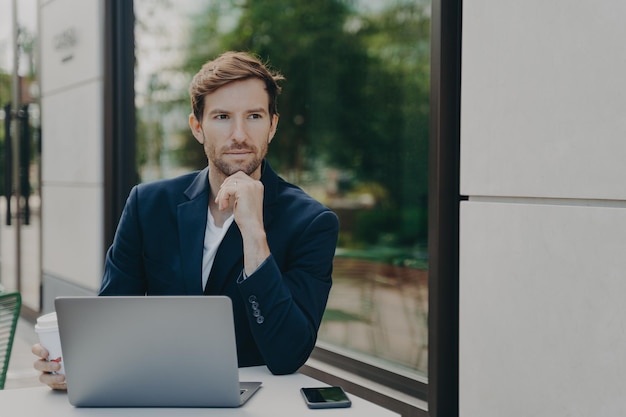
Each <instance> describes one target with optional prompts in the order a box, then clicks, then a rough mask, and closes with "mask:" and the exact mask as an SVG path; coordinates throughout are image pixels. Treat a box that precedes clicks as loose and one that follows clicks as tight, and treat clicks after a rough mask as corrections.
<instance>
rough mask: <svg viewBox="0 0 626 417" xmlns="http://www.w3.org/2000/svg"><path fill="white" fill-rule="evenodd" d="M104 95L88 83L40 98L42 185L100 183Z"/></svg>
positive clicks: (96, 86) (92, 83) (99, 87)
mask: <svg viewBox="0 0 626 417" xmlns="http://www.w3.org/2000/svg"><path fill="white" fill-rule="evenodd" d="M103 101H104V99H103V94H102V85H101V83H95V82H91V83H87V84H82V85H80V86H78V87H75V88H71V89H66V90H63V91H60V92H57V93H55V94H53V95H48V96H44V97H43V98H42V106H43V108H44V109H45V111H44V112H43V114H42V116H43V128H44V133H45V134H44V136H43V137H44V140H43V141H42V158H43V164H42V165H43V166H42V170H43V171H42V175H43V178H44V182H45V183H50V182H63V183H68V182H72V183H91V184H95V183H99V184H102V182H103V175H104V171H103V169H104V168H103V108H102V106H103Z"/></svg>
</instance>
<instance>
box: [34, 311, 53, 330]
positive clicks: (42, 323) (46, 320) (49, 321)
mask: <svg viewBox="0 0 626 417" xmlns="http://www.w3.org/2000/svg"><path fill="white" fill-rule="evenodd" d="M35 327H37V328H38V329H50V328H55V327H57V313H56V312H53V313H48V314H44V315H43V316H41V317H38V318H37V326H35Z"/></svg>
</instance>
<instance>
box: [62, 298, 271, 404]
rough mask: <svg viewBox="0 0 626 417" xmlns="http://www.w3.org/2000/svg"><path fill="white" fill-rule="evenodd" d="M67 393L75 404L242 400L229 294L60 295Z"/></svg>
mask: <svg viewBox="0 0 626 417" xmlns="http://www.w3.org/2000/svg"><path fill="white" fill-rule="evenodd" d="M55 308H56V312H57V318H58V323H59V334H60V337H61V349H62V351H63V361H64V364H65V376H66V382H67V395H68V399H69V401H70V403H71V404H72V405H74V406H76V407H239V406H241V405H243V404H244V403H245V402H246V401H247V400H248V399H249V398H250V397H251V396H252V395H253V394H254V393H255V392H256V391H257V390H258V389H259V387H260V386H261V382H242V383H240V382H239V369H238V367H237V349H236V344H235V330H234V329H235V327H234V321H233V309H232V303H231V300H230V298H228V297H226V296H172V297H165V296H164V297H160V296H159V297H155V296H147V297H96V296H93V297H58V298H57V299H56V300H55Z"/></svg>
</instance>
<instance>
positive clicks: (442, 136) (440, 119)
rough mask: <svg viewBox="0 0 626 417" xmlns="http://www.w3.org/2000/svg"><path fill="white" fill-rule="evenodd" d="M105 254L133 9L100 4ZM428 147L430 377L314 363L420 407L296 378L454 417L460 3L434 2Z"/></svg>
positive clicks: (109, 0) (126, 130)
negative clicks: (415, 401)
mask: <svg viewBox="0 0 626 417" xmlns="http://www.w3.org/2000/svg"><path fill="white" fill-rule="evenodd" d="M104 3H105V5H104V7H105V40H106V41H105V75H104V84H105V86H104V88H105V111H104V113H105V115H104V120H105V132H104V138H105V140H104V141H105V149H104V150H105V152H104V153H105V155H104V157H105V179H104V190H105V220H104V235H105V236H104V238H105V248H108V246H109V245H110V244H111V242H112V240H113V236H114V233H115V229H116V227H117V222H118V220H119V215H120V214H121V211H122V208H123V206H124V202H125V200H126V197H127V195H128V192H129V191H130V188H131V187H132V186H133V185H134V184H135V183H136V181H137V174H136V166H135V146H136V132H135V124H136V122H135V108H134V106H135V103H134V99H135V97H134V69H135V68H134V67H135V57H134V46H135V45H134V24H135V21H134V12H133V2H132V1H130V2H128V1H125V0H105V2H104ZM431 8H432V13H431V81H430V88H431V91H430V142H429V203H428V213H429V220H428V222H429V225H428V232H429V233H428V234H429V238H428V251H429V279H428V285H429V291H428V292H429V296H428V298H429V300H428V301H429V314H428V326H429V328H428V355H429V356H428V357H429V359H428V378H423V379H419V378H411V377H407V376H403V375H400V374H399V373H394V372H392V371H389V370H386V369H383V368H381V367H378V366H375V365H372V364H367V363H365V362H362V361H358V360H356V359H353V358H350V357H348V356H345V355H342V354H339V353H337V352H334V351H331V350H329V349H323V348H321V347H317V348H316V349H315V351H314V352H313V355H312V358H313V359H316V360H318V361H320V362H322V363H325V364H329V365H330V366H332V367H335V368H337V369H340V370H341V371H344V372H347V373H349V374H352V375H356V376H359V377H362V378H364V379H366V380H368V381H372V382H373V383H375V384H380V385H382V386H384V387H387V388H389V389H391V390H394V391H398V392H402V393H405V394H408V395H409V396H411V397H414V398H416V399H419V400H422V401H424V403H425V404H427V406H426V407H423V408H422V407H418V406H415V405H409V404H407V403H406V402H403V401H401V400H398V399H395V398H393V396H388V395H386V394H385V393H380V392H377V390H376V389H373V388H371V387H366V386H364V384H361V383H357V382H354V381H351V380H350V378H349V377H345V376H343V375H342V376H339V375H336V374H335V375H334V374H333V373H332V372H328V371H324V370H320V369H315V368H313V367H311V366H305V367H303V369H302V372H304V373H307V374H309V375H311V376H313V377H316V378H318V379H321V380H324V381H325V382H327V383H343V384H344V386H348V389H349V390H351V391H352V392H354V393H355V394H356V395H359V396H362V397H364V398H367V399H369V400H370V401H373V402H376V403H379V404H381V405H383V406H385V407H387V408H389V409H392V410H394V411H397V412H399V413H401V414H402V415H416V416H430V417H442V416H446V417H447V416H458V365H459V364H458V343H459V340H458V329H459V317H458V315H459V202H460V200H461V198H462V197H461V196H460V192H459V175H460V174H459V161H460V95H461V22H462V0H432V5H431Z"/></svg>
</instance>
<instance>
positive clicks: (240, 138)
mask: <svg viewBox="0 0 626 417" xmlns="http://www.w3.org/2000/svg"><path fill="white" fill-rule="evenodd" d="M231 137H232V139H233V141H234V142H245V140H246V138H247V137H248V134H247V132H246V123H245V119H244V118H243V117H236V118H235V119H234V123H233V132H232V135H231Z"/></svg>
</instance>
